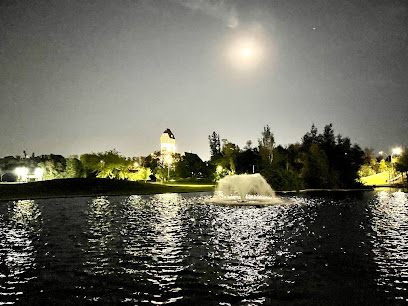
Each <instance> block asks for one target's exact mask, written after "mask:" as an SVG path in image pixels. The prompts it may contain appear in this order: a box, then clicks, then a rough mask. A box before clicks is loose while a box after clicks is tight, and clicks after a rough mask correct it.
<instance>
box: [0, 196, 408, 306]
mask: <svg viewBox="0 0 408 306" xmlns="http://www.w3.org/2000/svg"><path fill="white" fill-rule="evenodd" d="M210 196H211V194H210V193H196V194H164V195H153V196H126V197H125V196H123V197H94V198H90V197H84V198H59V199H43V200H24V201H3V202H0V304H13V303H18V304H36V305H38V304H65V305H66V304H75V305H76V304H84V303H86V304H88V303H89V304H92V303H97V304H99V303H102V304H108V303H111V304H116V303H129V304H137V305H139V304H144V303H145V304H163V303H175V304H186V305H205V304H210V305H230V304H231V305H237V304H242V305H258V304H266V305H267V304H282V303H284V304H285V303H286V304H294V303H295V304H316V303H317V304H333V303H335V304H350V303H351V304H357V303H363V304H377V305H378V304H404V303H407V302H408V292H407V289H408V197H407V194H405V193H402V192H395V193H391V192H384V191H381V192H375V191H374V192H352V193H326V194H323V193H313V194H302V195H296V196H284V197H283V199H284V203H283V204H279V205H272V206H267V207H254V206H250V207H240V206H223V205H216V204H211V203H208V201H206V200H207V199H208V198H209V197H210Z"/></svg>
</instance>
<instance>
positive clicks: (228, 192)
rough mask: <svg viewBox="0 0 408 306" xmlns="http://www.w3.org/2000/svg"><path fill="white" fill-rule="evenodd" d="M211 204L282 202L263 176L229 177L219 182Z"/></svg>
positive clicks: (241, 175)
mask: <svg viewBox="0 0 408 306" xmlns="http://www.w3.org/2000/svg"><path fill="white" fill-rule="evenodd" d="M211 202H214V203H221V204H232V205H247V204H249V205H258V204H277V203H282V200H281V199H279V198H277V197H276V196H275V192H274V191H273V189H272V188H271V186H270V185H269V184H268V183H267V182H266V180H265V179H264V178H263V176H262V175H260V174H259V173H256V174H240V175H229V176H226V177H224V178H222V179H221V180H219V182H218V184H217V187H216V190H215V195H214V197H213V198H212V199H211Z"/></svg>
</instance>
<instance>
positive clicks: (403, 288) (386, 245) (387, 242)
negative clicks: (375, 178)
mask: <svg viewBox="0 0 408 306" xmlns="http://www.w3.org/2000/svg"><path fill="white" fill-rule="evenodd" d="M371 211H372V214H373V218H372V228H373V230H374V232H375V235H374V236H373V252H374V254H375V257H374V260H375V262H376V263H377V264H378V269H379V271H380V277H379V279H378V284H379V285H380V286H381V287H384V290H385V291H386V292H387V293H392V295H393V296H394V298H395V299H397V300H405V301H406V302H408V292H407V290H408V197H407V194H406V193H403V192H394V193H388V192H385V191H381V192H379V193H378V194H377V200H376V201H374V203H373V204H372V209H371Z"/></svg>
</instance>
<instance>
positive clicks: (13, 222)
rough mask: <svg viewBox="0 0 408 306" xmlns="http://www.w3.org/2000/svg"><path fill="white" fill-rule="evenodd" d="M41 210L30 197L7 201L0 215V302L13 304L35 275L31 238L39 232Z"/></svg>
mask: <svg viewBox="0 0 408 306" xmlns="http://www.w3.org/2000/svg"><path fill="white" fill-rule="evenodd" d="M41 224H42V219H41V212H40V210H39V208H38V205H37V204H36V203H35V202H34V201H33V200H20V201H15V202H12V203H10V205H9V206H8V213H7V214H5V215H3V216H0V260H1V262H0V304H3V303H5V304H8V303H14V302H17V301H18V300H19V296H21V295H23V294H24V286H25V285H26V284H27V283H28V282H30V280H32V279H33V278H35V276H32V275H31V274H30V272H31V271H32V270H34V269H35V268H36V263H35V257H36V250H35V247H34V246H33V239H35V237H36V236H38V235H39V234H40V231H41Z"/></svg>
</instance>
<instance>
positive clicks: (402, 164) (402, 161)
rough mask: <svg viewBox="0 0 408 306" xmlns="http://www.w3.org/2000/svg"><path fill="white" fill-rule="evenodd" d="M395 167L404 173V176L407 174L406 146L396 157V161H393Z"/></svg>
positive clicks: (407, 158) (407, 153)
mask: <svg viewBox="0 0 408 306" xmlns="http://www.w3.org/2000/svg"><path fill="white" fill-rule="evenodd" d="M395 169H396V170H397V171H399V172H402V173H405V178H407V174H408V147H406V148H405V150H404V152H403V153H402V155H401V156H400V157H399V158H398V161H397V162H396V163H395Z"/></svg>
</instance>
